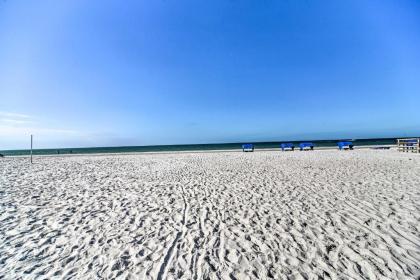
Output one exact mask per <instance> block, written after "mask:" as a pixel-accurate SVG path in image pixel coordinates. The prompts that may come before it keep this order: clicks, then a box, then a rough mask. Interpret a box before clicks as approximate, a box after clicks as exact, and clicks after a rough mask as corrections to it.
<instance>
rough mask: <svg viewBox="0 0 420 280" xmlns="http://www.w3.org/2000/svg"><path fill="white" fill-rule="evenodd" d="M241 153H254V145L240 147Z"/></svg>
mask: <svg viewBox="0 0 420 280" xmlns="http://www.w3.org/2000/svg"><path fill="white" fill-rule="evenodd" d="M242 151H243V152H253V151H254V144H243V145H242Z"/></svg>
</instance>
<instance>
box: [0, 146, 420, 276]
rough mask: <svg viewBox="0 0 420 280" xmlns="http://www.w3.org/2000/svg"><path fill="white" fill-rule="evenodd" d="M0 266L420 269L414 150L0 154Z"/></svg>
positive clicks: (263, 272) (72, 270)
mask: <svg viewBox="0 0 420 280" xmlns="http://www.w3.org/2000/svg"><path fill="white" fill-rule="evenodd" d="M0 275H1V277H0V278H2V279H21V278H22V279H26V278H29V279H33V278H38V279H46V278H50V279H69V278H72V279H98V278H105V279H113V278H116V279H270V278H273V279H330V278H331V279H419V278H418V277H420V155H417V154H403V153H398V152H396V151H393V150H388V151H376V150H355V151H346V152H339V151H333V150H330V151H327V150H325V151H313V152H299V151H295V152H279V151H268V152H259V151H257V152H254V153H242V152H217V153H177V154H143V155H141V154H138V155H92V156H71V157H70V156H69V157H38V158H36V160H35V163H34V164H33V165H30V164H29V163H28V159H25V158H3V159H0Z"/></svg>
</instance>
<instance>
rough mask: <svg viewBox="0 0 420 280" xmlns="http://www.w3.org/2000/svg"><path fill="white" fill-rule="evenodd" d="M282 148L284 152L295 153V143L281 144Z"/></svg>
mask: <svg viewBox="0 0 420 280" xmlns="http://www.w3.org/2000/svg"><path fill="white" fill-rule="evenodd" d="M280 148H281V150H282V151H287V150H289V151H294V150H295V145H293V143H281V144H280Z"/></svg>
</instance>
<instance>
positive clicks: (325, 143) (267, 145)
mask: <svg viewBox="0 0 420 280" xmlns="http://www.w3.org/2000/svg"><path fill="white" fill-rule="evenodd" d="M337 141H340V140H309V141H308V140H305V141H282V142H252V143H253V144H254V147H255V149H256V150H258V149H276V148H278V149H280V144H281V143H286V142H287V143H289V142H291V143H294V144H295V145H296V146H297V145H299V143H300V142H313V143H314V146H315V149H316V148H317V147H334V146H337ZM352 141H353V144H354V145H355V147H357V146H370V145H372V146H373V145H375V146H376V145H393V144H396V139H395V138H374V139H357V140H352ZM244 143H249V142H243V143H221V144H190V145H156V146H123V147H89V148H56V149H34V150H33V154H34V155H54V154H94V153H141V152H173V151H211V150H235V149H237V150H240V149H242V144H244ZM0 154H3V155H4V156H18V155H29V154H30V150H29V149H23V150H0Z"/></svg>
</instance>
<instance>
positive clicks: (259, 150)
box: [4, 144, 397, 158]
mask: <svg viewBox="0 0 420 280" xmlns="http://www.w3.org/2000/svg"><path fill="white" fill-rule="evenodd" d="M378 147H389V148H390V150H393V149H396V148H397V145H394V144H392V145H361V146H355V147H354V148H353V150H361V149H362V150H363V149H374V148H378ZM325 150H338V147H337V146H325V147H316V146H315V147H314V150H313V151H311V152H314V151H325ZM274 151H279V152H283V151H282V150H281V149H280V148H261V149H258V148H256V149H255V150H254V152H253V153H257V152H274ZM224 152H226V153H235V152H240V153H243V152H242V149H241V148H238V149H226V150H224V149H219V150H185V151H149V152H118V153H112V152H110V153H73V154H70V153H63V154H41V155H37V154H34V155H33V157H74V156H89V155H92V156H106V155H115V156H117V155H147V154H150V155H154V154H192V153H224ZM285 152H287V153H288V152H301V151H299V149H295V150H294V151H285ZM307 152H310V151H307ZM29 157H30V155H5V156H4V158H29Z"/></svg>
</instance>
